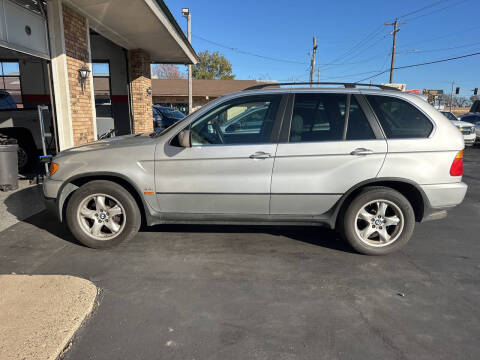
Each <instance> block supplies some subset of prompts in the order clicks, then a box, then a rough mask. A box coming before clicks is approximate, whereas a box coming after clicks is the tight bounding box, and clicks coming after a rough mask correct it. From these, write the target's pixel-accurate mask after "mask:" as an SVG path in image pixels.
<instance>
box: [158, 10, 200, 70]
mask: <svg viewBox="0 0 480 360" xmlns="http://www.w3.org/2000/svg"><path fill="white" fill-rule="evenodd" d="M154 2H155V3H156V4H157V5H158V6H159V7H160V9H161V10H162V11H163V13H164V14H165V16H166V17H167V19H168V20H169V21H170V23H171V24H172V25H173V27H174V28H175V31H176V32H177V34H178V35H179V36H180V37H181V38H182V40H183V42H184V43H185V44H186V46H187V47H188V49H189V50H190V51H191V52H192V54H193V56H194V57H195V60H197V62H198V61H200V58H199V57H198V55H197V53H196V52H195V50H194V49H193V46H192V44H191V43H190V41H188V39H187V37H186V36H185V33H184V32H183V30H182V28H181V27H180V25H178V23H177V20H175V18H174V17H173V15H172V13H171V12H170V9H169V8H168V6H167V5H166V4H165V2H164V1H163V0H154Z"/></svg>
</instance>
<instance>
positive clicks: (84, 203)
mask: <svg viewBox="0 0 480 360" xmlns="http://www.w3.org/2000/svg"><path fill="white" fill-rule="evenodd" d="M66 218H67V224H68V227H69V229H70V231H71V232H72V234H73V235H74V236H75V238H76V239H77V240H78V241H80V242H81V243H82V244H84V245H86V246H88V247H92V248H96V249H101V248H109V247H112V246H114V245H117V244H119V243H120V242H122V241H126V240H129V239H131V238H132V237H133V236H135V234H136V233H137V232H138V230H139V228H140V225H141V215H140V210H139V209H138V206H137V203H136V201H135V199H134V198H133V196H132V195H131V194H130V193H129V192H128V191H127V190H126V189H125V188H124V187H122V186H120V185H118V184H117V183H114V182H111V181H106V180H95V181H91V182H88V183H86V184H84V185H82V186H81V187H80V188H79V189H78V190H77V191H75V192H74V193H73V195H72V197H71V199H70V201H69V202H68V204H67V211H66Z"/></svg>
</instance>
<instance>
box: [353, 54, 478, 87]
mask: <svg viewBox="0 0 480 360" xmlns="http://www.w3.org/2000/svg"><path fill="white" fill-rule="evenodd" d="M476 55H480V51H479V52H475V53H471V54H467V55H461V56H455V57H451V58H447V59H440V60H434V61H428V62H424V63H419V64H412V65H404V66H397V67H396V68H394V70H401V69H408V68H412V67H417V66H425V65H431V64H438V63H442V62H447V61H452V60H458V59H464V58H467V57H471V56H476ZM389 71H390V69H387V70H383V71H381V72H379V73H378V74H376V75H372V76H369V77H366V78H364V79H361V80H358V81H356V82H357V83H358V82H362V81H365V80H369V79H373V78H375V77H377V76H380V75H382V74H385V73H386V72H389Z"/></svg>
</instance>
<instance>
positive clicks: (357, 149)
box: [270, 92, 387, 215]
mask: <svg viewBox="0 0 480 360" xmlns="http://www.w3.org/2000/svg"><path fill="white" fill-rule="evenodd" d="M287 113H289V116H288V120H289V121H285V124H284V127H283V128H282V135H281V137H280V142H279V145H278V148H277V153H276V157H275V166H274V169H273V177H272V189H271V192H272V195H271V204H270V212H271V214H273V215H281V214H296V215H320V214H323V213H325V212H327V211H328V210H329V209H330V208H332V206H333V205H334V204H335V203H336V202H337V200H339V199H340V197H341V196H342V195H343V194H344V193H345V192H347V191H348V190H349V189H350V188H352V187H353V186H355V185H356V184H358V183H360V182H362V181H364V180H367V179H371V178H375V177H376V176H377V174H378V172H379V171H380V168H381V166H382V163H383V161H384V159H385V155H386V152H387V143H386V140H385V139H384V137H383V134H382V132H381V130H380V128H379V125H378V123H377V122H376V120H375V119H374V118H373V116H371V114H372V113H371V109H369V108H368V105H367V103H366V102H365V100H364V98H363V97H362V96H360V95H355V94H347V93H329V92H326V93H318V92H305V93H296V94H295V95H294V101H293V104H292V105H291V106H290V108H289V109H288V110H287Z"/></svg>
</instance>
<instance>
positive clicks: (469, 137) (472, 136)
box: [463, 133, 477, 146]
mask: <svg viewBox="0 0 480 360" xmlns="http://www.w3.org/2000/svg"><path fill="white" fill-rule="evenodd" d="M476 139H477V135H476V134H475V133H473V134H470V135H463V141H464V142H465V145H467V146H471V145H473V144H475V140H476Z"/></svg>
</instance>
